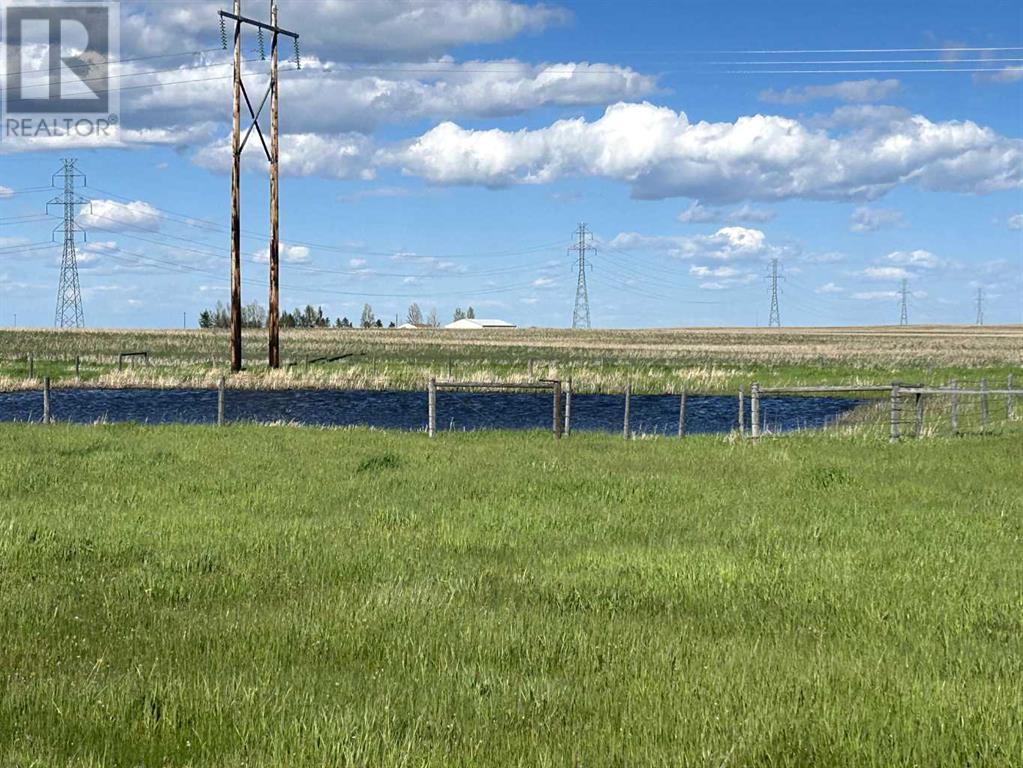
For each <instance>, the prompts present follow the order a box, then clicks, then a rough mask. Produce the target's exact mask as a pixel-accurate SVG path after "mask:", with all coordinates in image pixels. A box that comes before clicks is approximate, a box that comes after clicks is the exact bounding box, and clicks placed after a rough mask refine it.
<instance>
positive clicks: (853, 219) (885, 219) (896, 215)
mask: <svg viewBox="0 0 1023 768" xmlns="http://www.w3.org/2000/svg"><path fill="white" fill-rule="evenodd" d="M903 220H904V217H903V215H902V212H901V211H895V210H892V209H890V208H869V207H867V206H860V207H858V208H857V209H856V210H855V211H853V212H852V215H851V216H850V217H849V229H850V230H851V231H853V232H874V231H876V230H878V229H883V228H885V227H896V226H899V225H900V224H902V223H903Z"/></svg>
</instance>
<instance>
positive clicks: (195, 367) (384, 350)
mask: <svg viewBox="0 0 1023 768" xmlns="http://www.w3.org/2000/svg"><path fill="white" fill-rule="evenodd" d="M265 344H266V339H265V335H264V333H263V332H261V331H258V330H253V331H246V332H245V334H244V352H245V359H246V361H247V366H246V370H245V371H243V372H242V373H240V374H237V375H235V376H232V377H231V380H230V386H233V387H267V388H282V387H338V388H370V389H384V388H399V389H418V388H422V387H423V385H424V382H425V381H426V379H428V378H429V377H430V376H437V377H441V378H444V377H454V378H460V379H470V380H481V381H482V380H494V379H500V380H506V381H525V380H529V379H534V378H539V377H561V378H567V377H569V376H571V377H572V379H573V384H574V386H575V388H576V390H577V391H580V392H601V391H604V392H613V391H620V390H621V389H622V388H624V386H625V383H626V382H631V383H632V385H633V388H634V390H635V391H637V392H665V393H667V392H678V391H681V389H682V388H687V389H689V390H690V391H701V392H708V393H713V392H732V391H735V390H736V389H737V388H738V387H739V386H748V384H749V383H750V381H752V380H759V381H760V382H761V383H762V384H763V385H765V386H794V385H810V384H836V383H841V384H850V383H873V384H877V383H886V382H890V381H893V380H901V381H907V382H915V383H922V384H944V383H945V382H947V381H948V380H949V379H951V378H957V379H959V380H961V381H976V380H977V379H978V378H980V377H987V378H989V379H990V380H991V381H993V382H995V381H998V382H1004V380H1005V378H1006V376H1007V375H1008V374H1009V373H1011V372H1013V370H1016V371H1017V376H1018V369H1019V368H1020V367H1021V366H1023V326H1018V325H1017V326H984V327H969V326H934V327H930V326H910V327H904V328H899V327H876V328H786V329H710V328H697V329H668V330H646V331H626V330H621V331H614V330H611V331H609V330H601V331H581V332H574V331H566V330H544V329H522V330H515V331H468V332H466V331H460V332H456V331H444V330H418V331H401V330H341V329H330V330H286V331H284V332H283V334H282V354H283V357H284V360H285V367H284V368H282V370H280V371H274V372H271V371H268V370H267V369H266V367H265V363H264V361H265ZM138 350H147V351H149V353H150V360H149V365H139V364H132V363H128V364H126V366H125V368H124V370H118V365H117V356H118V354H119V353H121V352H125V351H138ZM227 351H228V340H227V336H226V332H224V331H216V330H192V331H92V330H87V331H54V330H17V331H15V330H0V389H14V388H21V387H35V386H38V378H39V377H40V376H44V375H49V376H51V378H53V379H54V383H55V385H56V386H64V385H70V384H73V383H74V382H75V381H76V379H75V377H74V359H75V357H80V358H81V368H80V375H81V377H82V381H83V382H86V383H89V384H91V385H95V386H110V387H118V386H213V385H215V383H216V381H217V379H218V378H219V377H220V376H221V375H224V373H225V372H226V370H227ZM29 355H32V356H33V358H34V359H33V364H32V370H31V373H32V374H33V376H32V377H29V373H30V371H29V363H28V356H29ZM337 356H344V357H343V359H341V360H339V361H337V362H331V363H326V362H309V361H315V360H316V359H317V358H326V357H337Z"/></svg>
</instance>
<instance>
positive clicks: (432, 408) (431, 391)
mask: <svg viewBox="0 0 1023 768" xmlns="http://www.w3.org/2000/svg"><path fill="white" fill-rule="evenodd" d="M426 394H427V397H426V399H427V405H426V434H427V435H428V436H429V437H434V436H436V434H437V379H430V383H429V384H427V388H426Z"/></svg>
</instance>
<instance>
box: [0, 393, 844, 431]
mask: <svg viewBox="0 0 1023 768" xmlns="http://www.w3.org/2000/svg"><path fill="white" fill-rule="evenodd" d="M862 402H863V401H862V400H855V399H850V398H836V397H789V396H776V397H775V396H772V397H763V398H761V401H760V410H761V418H762V421H763V422H764V423H765V424H766V426H767V428H768V429H770V430H772V431H776V432H778V431H789V430H794V429H814V428H820V427H823V426H826V425H827V424H831V423H834V421H835V420H836V419H837V418H838V417H839V416H841V415H842V414H843V413H846V412H848V411H850V410H852V409H853V408H855V407H856V406H857V405H859V404H861V403H862ZM225 403H226V412H227V419H228V420H229V421H249V422H263V423H265V422H280V421H283V422H296V423H300V424H310V425H323V426H369V427H379V428H382V429H397V430H406V431H410V430H424V429H425V428H426V419H427V396H426V393H425V392H406V391H374V390H245V389H239V390H228V391H227V393H226V398H225ZM42 409H43V398H42V393H41V392H39V391H27V392H8V393H2V394H0V421H39V420H41V419H42ZM51 411H52V415H53V418H54V420H56V421H64V422H74V423H85V424H90V423H94V422H96V421H107V422H139V423H148V424H171V423H173V424H212V423H214V422H215V421H216V415H217V393H216V391H214V390H208V389H55V390H53V392H52V394H51ZM737 411H738V398H737V397H731V396H726V395H689V397H688V400H687V405H686V431H687V432H689V433H721V432H728V431H730V430H731V429H734V428H735V427H736V425H737V424H738V413H737ZM678 413H679V398H678V396H676V395H633V396H632V403H631V419H630V420H631V426H632V431H633V432H635V433H637V434H668V435H674V434H677V432H678ZM623 414H624V397H623V396H622V395H584V394H575V395H573V396H572V429H573V430H583V431H598V432H620V431H621V429H622V420H623ZM551 418H552V401H551V395H550V394H549V393H542V394H537V393H521V392H515V393H510V392H445V391H441V392H438V394H437V428H438V429H439V430H458V431H462V430H476V429H550V426H551ZM749 419H750V416H749V400H748V398H747V400H746V423H747V425H748V424H749Z"/></svg>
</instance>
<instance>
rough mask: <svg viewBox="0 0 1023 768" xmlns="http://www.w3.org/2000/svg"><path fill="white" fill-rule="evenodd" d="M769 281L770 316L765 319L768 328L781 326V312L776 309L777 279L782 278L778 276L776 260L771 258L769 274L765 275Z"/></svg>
mask: <svg viewBox="0 0 1023 768" xmlns="http://www.w3.org/2000/svg"><path fill="white" fill-rule="evenodd" d="M767 279H768V280H770V281H771V316H770V317H769V318H768V319H767V327H768V328H781V312H780V311H779V310H778V281H779V280H781V279H783V278H781V277H779V276H778V260H777V259H771V274H769V275H768V276H767Z"/></svg>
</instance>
